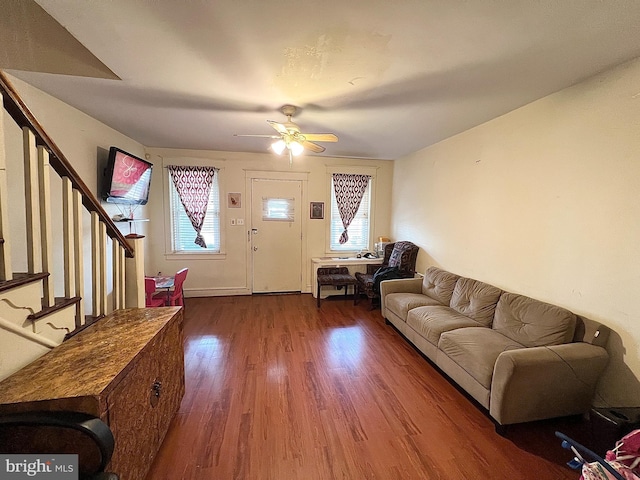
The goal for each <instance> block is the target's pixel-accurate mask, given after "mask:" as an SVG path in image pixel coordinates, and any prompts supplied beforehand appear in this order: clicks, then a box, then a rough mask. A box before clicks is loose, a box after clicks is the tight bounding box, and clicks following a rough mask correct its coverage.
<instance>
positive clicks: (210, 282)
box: [147, 148, 393, 296]
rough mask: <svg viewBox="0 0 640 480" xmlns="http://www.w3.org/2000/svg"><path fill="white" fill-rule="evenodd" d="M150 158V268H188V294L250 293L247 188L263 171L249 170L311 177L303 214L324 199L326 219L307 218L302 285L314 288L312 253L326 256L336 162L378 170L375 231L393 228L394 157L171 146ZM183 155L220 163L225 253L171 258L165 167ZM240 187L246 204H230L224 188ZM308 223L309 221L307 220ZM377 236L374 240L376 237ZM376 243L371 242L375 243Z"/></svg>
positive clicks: (189, 159) (186, 159)
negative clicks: (330, 171) (332, 173)
mask: <svg viewBox="0 0 640 480" xmlns="http://www.w3.org/2000/svg"><path fill="white" fill-rule="evenodd" d="M147 154H148V155H149V160H150V161H151V162H153V163H154V173H153V181H152V187H151V198H150V201H149V207H150V210H149V217H150V220H151V221H150V223H149V227H148V228H149V237H150V239H152V240H151V241H150V242H149V246H148V250H147V251H148V256H149V259H150V265H149V272H151V273H157V272H162V273H164V274H166V273H174V272H175V271H177V270H178V269H180V268H182V267H188V268H189V276H188V278H187V282H186V283H185V294H186V295H187V296H215V295H236V294H249V293H251V272H250V270H249V268H248V267H249V262H250V252H249V249H248V242H247V231H248V229H250V228H251V227H250V203H249V198H250V195H249V194H250V192H249V191H248V190H247V189H248V187H247V178H248V177H249V176H250V175H252V174H253V175H259V174H254V173H251V172H257V171H261V172H266V174H267V175H269V176H275V177H276V178H285V177H286V176H287V175H291V174H294V175H295V174H303V176H306V178H307V179H308V180H307V192H306V193H305V192H303V200H306V202H307V203H306V204H303V208H302V209H303V212H302V214H303V215H304V216H305V217H308V215H309V214H308V213H307V212H308V209H309V204H308V202H325V220H324V221H322V220H313V221H306V222H305V221H303V237H304V238H303V252H305V253H306V255H305V256H304V257H303V258H302V266H303V272H302V273H303V285H302V288H303V291H311V290H310V284H311V258H312V257H317V256H324V255H325V252H326V248H325V240H326V235H325V232H326V230H325V228H326V227H328V217H329V216H328V206H329V201H330V198H329V193H330V190H329V179H330V177H329V174H328V173H327V172H328V169H330V168H332V167H333V166H356V167H372V168H374V169H375V171H376V203H375V207H374V208H373V209H372V210H373V211H374V212H375V213H374V218H373V225H374V230H373V236H372V238H376V237H378V236H381V235H385V236H387V235H388V234H389V228H390V227H389V225H390V209H391V207H390V204H391V184H392V171H393V162H389V161H374V160H359V159H348V158H332V157H325V156H317V157H311V156H301V157H298V158H296V159H294V163H293V167H292V168H291V169H289V163H288V160H287V159H286V158H284V157H278V156H276V155H273V154H269V153H264V154H255V153H237V152H216V151H194V150H172V149H156V148H148V149H147ZM176 161H180V162H184V163H187V164H189V163H192V164H194V165H195V164H198V165H211V166H215V167H217V168H220V172H219V179H220V195H221V196H220V198H221V202H222V204H223V205H222V213H221V217H222V219H221V222H222V223H221V224H222V235H223V238H222V242H223V251H224V255H221V256H211V257H209V258H208V259H204V260H202V259H193V258H192V257H186V258H184V257H182V258H178V259H175V258H171V256H167V255H166V254H167V253H168V252H170V242H169V236H168V228H169V218H168V216H167V214H166V212H167V206H166V197H165V194H166V189H167V182H168V180H167V178H168V177H167V176H166V170H165V169H164V168H162V167H163V166H164V165H169V164H171V163H173V162H176ZM229 192H240V193H241V194H242V208H241V209H228V208H227V207H226V204H227V201H226V194H227V193H229ZM230 218H236V219H237V218H243V219H244V220H245V225H244V226H238V225H236V226H230V225H229V219H230ZM305 223H306V225H305ZM372 242H373V240H372ZM372 247H373V245H372Z"/></svg>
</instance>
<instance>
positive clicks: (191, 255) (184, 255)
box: [164, 252, 227, 260]
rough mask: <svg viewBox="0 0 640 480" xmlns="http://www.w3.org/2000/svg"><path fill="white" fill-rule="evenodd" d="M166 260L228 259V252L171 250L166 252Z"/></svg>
mask: <svg viewBox="0 0 640 480" xmlns="http://www.w3.org/2000/svg"><path fill="white" fill-rule="evenodd" d="M164 258H165V260H226V258H227V254H226V253H222V252H220V253H213V252H202V253H199V252H171V253H165V254H164Z"/></svg>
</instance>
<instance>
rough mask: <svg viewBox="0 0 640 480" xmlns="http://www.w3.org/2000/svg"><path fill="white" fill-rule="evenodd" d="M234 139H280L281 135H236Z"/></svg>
mask: <svg viewBox="0 0 640 480" xmlns="http://www.w3.org/2000/svg"><path fill="white" fill-rule="evenodd" d="M233 136H234V137H261V138H280V135H251V134H248V135H247V134H244V135H243V134H238V133H234V134H233Z"/></svg>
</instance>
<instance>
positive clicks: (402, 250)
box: [353, 241, 418, 309]
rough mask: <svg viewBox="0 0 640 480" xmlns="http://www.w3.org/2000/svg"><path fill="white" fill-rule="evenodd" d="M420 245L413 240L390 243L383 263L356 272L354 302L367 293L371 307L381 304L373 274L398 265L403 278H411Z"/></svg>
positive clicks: (386, 246)
mask: <svg viewBox="0 0 640 480" xmlns="http://www.w3.org/2000/svg"><path fill="white" fill-rule="evenodd" d="M417 257H418V246H417V245H415V244H414V243H412V242H407V241H401V242H395V243H388V244H387V245H385V248H384V257H383V259H382V264H381V265H367V272H366V273H363V272H356V275H355V276H356V288H355V293H354V296H353V303H354V305H357V304H358V302H359V300H360V295H361V294H365V295H366V296H367V298H368V299H369V307H370V308H371V309H373V308H374V307H375V306H376V305H378V304H379V300H380V294H379V292H376V291H375V289H374V281H373V276H374V275H375V273H376V271H378V269H380V268H383V267H398V270H399V274H400V276H401V277H402V278H410V277H413V276H414V274H415V269H416V258H417Z"/></svg>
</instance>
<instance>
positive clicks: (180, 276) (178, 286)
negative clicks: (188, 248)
mask: <svg viewBox="0 0 640 480" xmlns="http://www.w3.org/2000/svg"><path fill="white" fill-rule="evenodd" d="M187 273H189V269H188V268H183V269H182V270H178V272H177V273H176V275H175V277H174V279H173V288H174V289H175V291H176V292H177V291H178V290H180V292H182V284H183V283H184V281H185V280H186V279H187Z"/></svg>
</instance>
